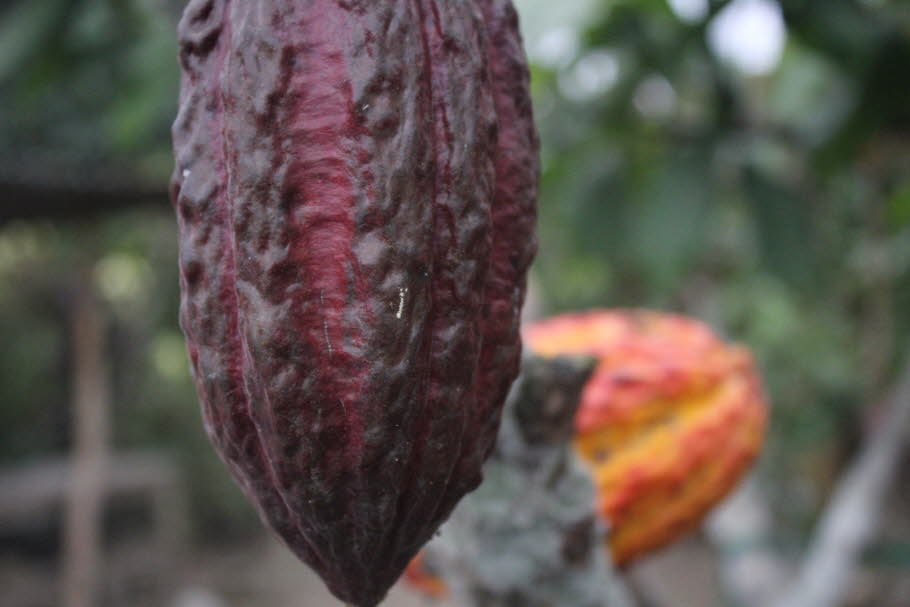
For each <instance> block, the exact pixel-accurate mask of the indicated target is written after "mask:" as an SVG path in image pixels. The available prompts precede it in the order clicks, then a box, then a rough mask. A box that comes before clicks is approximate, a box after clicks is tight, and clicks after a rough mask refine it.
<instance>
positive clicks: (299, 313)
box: [172, 0, 538, 606]
mask: <svg viewBox="0 0 910 607" xmlns="http://www.w3.org/2000/svg"><path fill="white" fill-rule="evenodd" d="M179 38H180V62H181V67H182V69H183V77H182V87H181V96H180V109H179V113H178V116H177V119H176V122H175V124H174V128H173V137H174V148H175V153H176V168H175V171H174V177H173V180H172V200H173V202H174V205H175V208H176V210H177V215H178V222H179V227H180V270H181V288H182V302H181V324H182V327H183V330H184V333H185V335H186V338H187V344H188V350H189V354H190V360H191V365H192V370H193V375H194V378H195V381H196V386H197V391H198V394H199V399H200V401H201V404H202V412H203V419H204V424H205V428H206V431H207V433H208V435H209V437H210V439H211V440H212V442H213V443H214V445H215V447H216V449H217V450H218V452H219V453H220V455H221V457H222V459H223V460H224V461H225V463H226V464H227V466H228V468H229V469H230V471H231V473H232V474H233V476H234V477H235V478H236V480H237V481H238V483H239V484H240V486H241V487H242V489H243V490H244V492H245V493H246V495H247V496H248V497H249V498H250V500H251V501H252V502H253V503H254V504H255V505H256V507H257V509H258V510H259V513H260V514H261V516H262V518H263V519H264V521H265V522H266V523H267V524H268V525H269V526H270V527H271V528H272V529H274V531H275V532H276V533H277V534H278V535H279V536H280V537H281V538H282V540H283V541H284V542H285V543H286V544H287V545H288V547H289V548H290V549H291V550H292V551H293V552H294V553H296V554H297V555H298V556H299V557H300V558H301V559H302V560H303V561H305V562H306V563H308V564H309V565H310V566H311V567H313V568H314V569H315V570H316V571H317V572H318V573H319V574H320V575H321V576H322V578H323V580H324V581H325V582H326V584H327V585H328V587H329V588H330V589H331V591H332V592H333V593H334V594H335V595H337V596H338V597H339V598H340V599H342V600H344V601H347V602H349V603H353V604H355V605H358V606H365V605H375V604H376V603H378V602H379V600H380V599H381V598H382V597H383V596H384V595H385V593H386V591H387V589H388V588H389V586H391V584H392V583H394V581H395V580H396V579H397V578H398V577H399V575H400V574H401V572H402V571H403V569H404V568H405V566H406V565H407V563H408V561H409V560H410V558H411V557H412V556H413V555H414V554H415V553H416V552H417V550H418V549H419V548H420V546H421V545H422V544H423V543H424V542H426V540H427V539H429V538H430V536H431V535H432V534H433V532H434V531H435V530H436V528H437V527H438V526H439V524H440V523H441V522H442V521H443V520H445V518H446V517H447V516H448V515H449V513H450V512H451V510H452V508H453V507H454V506H455V504H456V503H457V502H458V500H459V499H460V498H461V496H463V495H464V494H465V493H466V492H468V491H471V490H472V489H473V488H474V487H476V486H477V484H478V483H479V482H480V477H481V470H480V468H481V464H482V462H483V461H484V459H485V458H486V456H487V455H488V454H489V452H490V450H491V447H492V445H493V442H494V439H495V435H496V430H497V425H498V420H499V415H500V410H501V406H502V403H503V400H504V397H505V394H506V392H507V391H508V388H509V385H510V384H511V382H512V381H513V379H514V378H515V376H516V374H517V371H518V364H519V356H520V347H521V346H520V338H519V332H518V322H519V310H520V308H521V305H522V301H523V298H524V290H525V273H526V270H527V267H528V265H529V264H530V262H531V259H532V257H533V255H534V251H535V247H536V240H535V236H534V224H535V210H534V209H535V197H536V188H537V173H538V167H537V138H536V134H535V131H534V126H533V121H532V116H531V105H530V97H529V90H528V70H527V67H526V64H525V59H524V55H523V51H522V48H521V41H520V37H519V32H518V22H517V16H516V14H515V11H514V9H513V8H512V5H511V3H510V1H509V0H466V1H459V2H450V1H447V0H413V1H410V2H398V1H390V0H192V1H191V2H190V4H189V5H188V7H187V9H186V11H185V13H184V16H183V18H182V20H181V22H180V26H179Z"/></svg>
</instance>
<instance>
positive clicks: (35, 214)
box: [0, 180, 168, 225]
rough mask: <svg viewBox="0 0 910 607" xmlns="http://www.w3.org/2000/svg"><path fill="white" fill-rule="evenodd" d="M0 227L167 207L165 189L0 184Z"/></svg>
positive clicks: (14, 182)
mask: <svg viewBox="0 0 910 607" xmlns="http://www.w3.org/2000/svg"><path fill="white" fill-rule="evenodd" d="M0 199H2V200H3V204H2V206H0V225H2V224H4V223H6V222H8V221H10V220H13V219H38V218H47V219H75V218H81V217H86V216H90V215H97V214H100V213H106V212H110V211H117V210H122V209H126V208H130V207H136V206H159V207H163V206H164V205H165V204H167V203H168V193H167V189H166V188H165V187H164V186H163V185H162V186H160V187H150V186H140V185H125V186H114V187H109V188H102V187H92V186H87V187H86V186H78V185H62V184H43V183H42V184H39V183H27V182H17V181H12V180H0Z"/></svg>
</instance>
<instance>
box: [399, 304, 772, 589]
mask: <svg viewBox="0 0 910 607" xmlns="http://www.w3.org/2000/svg"><path fill="white" fill-rule="evenodd" d="M524 333H525V343H526V345H527V347H528V348H529V349H530V350H532V351H533V352H535V353H536V354H538V355H541V356H559V355H571V354H585V355H590V356H594V357H596V358H597V359H598V365H597V368H596V369H595V371H594V373H593V374H592V376H591V378H590V379H589V380H588V382H587V384H586V385H585V388H584V391H583V392H582V396H581V403H580V404H579V408H578V413H577V415H576V429H575V439H574V443H575V447H576V450H577V452H578V453H579V454H580V455H581V457H582V459H583V461H585V462H587V464H588V465H589V467H590V470H591V472H592V476H593V480H594V484H595V489H596V492H597V499H598V512H599V513H600V514H601V515H602V516H603V518H604V519H605V520H606V521H607V522H608V524H609V527H610V534H609V540H608V541H609V548H610V552H611V555H612V558H613V561H614V562H615V563H616V564H619V565H623V564H628V563H629V562H631V561H632V560H633V559H634V558H636V557H637V556H640V555H642V554H645V553H647V552H649V551H651V550H654V549H657V548H659V547H661V546H663V545H666V544H668V543H670V542H672V541H674V540H675V539H676V538H678V537H679V536H680V535H682V534H683V533H685V532H686V531H688V530H691V529H693V528H695V527H696V526H697V525H698V524H699V523H700V522H701V520H702V519H703V517H704V515H705V514H706V513H707V512H708V511H709V510H710V509H711V508H712V507H713V506H714V505H715V504H716V503H717V502H718V501H720V499H721V498H722V497H724V495H725V494H726V493H727V492H728V491H729V490H730V488H731V487H733V485H734V484H735V483H736V481H737V480H739V479H740V478H741V476H742V475H743V474H744V473H745V472H746V470H747V469H748V468H749V466H750V464H751V463H752V462H753V460H754V459H755V457H756V456H757V455H758V453H759V451H760V448H761V444H762V440H763V436H764V431H765V425H766V416H767V410H766V404H765V397H764V394H763V390H762V387H761V382H760V379H759V376H758V373H757V370H756V368H755V365H754V364H753V362H752V359H751V356H750V355H749V353H748V351H747V350H746V349H744V348H743V347H740V346H735V345H728V344H725V343H724V342H723V341H721V340H720V339H718V338H717V336H716V335H715V334H714V333H713V332H712V331H711V329H710V328H708V327H707V326H705V325H704V324H702V323H700V322H698V321H696V320H693V319H690V318H686V317H683V316H677V315H673V314H666V313H660V312H651V311H639V310H595V311H590V312H584V313H576V314H565V315H562V316H556V317H553V318H550V319H547V320H543V321H541V322H539V323H536V324H533V325H531V326H529V327H528V328H527V329H526V330H525V332H524ZM405 579H406V580H407V582H408V584H409V585H410V586H412V587H414V588H416V589H419V590H421V591H422V592H424V593H425V594H428V595H430V596H441V595H443V594H444V593H445V586H444V585H442V581H441V580H440V579H439V574H438V572H436V571H433V569H432V567H430V566H428V565H427V564H426V563H425V561H424V560H423V559H415V560H414V561H413V562H412V563H411V564H410V565H409V567H408V571H407V574H406V578H405ZM428 590H430V591H431V592H428Z"/></svg>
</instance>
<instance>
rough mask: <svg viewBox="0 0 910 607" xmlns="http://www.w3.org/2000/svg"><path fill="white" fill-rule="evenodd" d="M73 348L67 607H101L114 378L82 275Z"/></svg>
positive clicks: (66, 526)
mask: <svg viewBox="0 0 910 607" xmlns="http://www.w3.org/2000/svg"><path fill="white" fill-rule="evenodd" d="M70 305H71V307H70V311H71V314H70V323H71V326H70V335H71V342H72V349H73V357H72V360H73V375H72V380H73V381H72V385H73V393H72V406H73V411H72V420H73V426H72V428H73V434H72V436H73V447H72V456H71V457H72V465H71V468H70V470H71V473H70V477H69V478H68V479H67V480H68V494H67V502H66V511H65V515H64V516H65V519H64V531H63V533H64V538H63V565H62V569H63V573H62V583H61V593H62V596H61V601H60V604H61V605H62V606H63V607H92V606H93V605H97V604H98V603H99V601H98V600H97V598H98V573H99V565H100V561H101V554H100V550H101V546H100V545H101V541H100V538H101V523H102V513H103V501H104V485H105V477H106V475H107V448H108V433H109V430H108V426H109V417H110V415H109V408H110V400H111V396H110V379H109V370H108V367H107V360H106V359H105V351H106V348H105V345H104V341H105V323H104V320H103V316H102V312H101V310H100V307H99V303H98V301H97V299H96V297H95V293H94V289H93V288H92V281H91V275H90V273H89V272H85V273H83V280H82V281H81V282H80V284H79V285H78V286H77V287H76V289H75V291H74V295H73V299H72V301H71V303H70Z"/></svg>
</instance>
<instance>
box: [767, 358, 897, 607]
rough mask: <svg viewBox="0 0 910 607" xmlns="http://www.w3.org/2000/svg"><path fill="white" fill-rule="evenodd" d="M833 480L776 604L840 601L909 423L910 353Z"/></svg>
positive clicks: (825, 605)
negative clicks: (879, 411) (858, 447)
mask: <svg viewBox="0 0 910 607" xmlns="http://www.w3.org/2000/svg"><path fill="white" fill-rule="evenodd" d="M878 422H879V423H878V426H877V427H876V428H875V429H874V430H873V431H872V432H871V433H870V434H869V436H868V437H867V439H866V443H865V447H864V448H863V451H862V452H861V453H860V454H859V456H858V457H857V459H856V460H855V461H854V462H853V463H852V464H851V466H850V468H849V469H848V470H847V472H846V473H845V474H844V476H843V478H842V479H841V481H840V483H839V484H838V486H837V488H836V490H835V492H834V495H833V496H832V498H831V501H830V503H829V505H828V507H827V509H826V510H825V513H824V515H823V516H822V519H821V521H820V523H819V525H818V529H817V531H816V533H815V535H814V539H813V541H812V543H811V544H810V546H809V550H808V553H807V556H806V558H805V560H804V561H803V566H802V568H801V569H800V572H799V575H798V576H797V578H796V581H795V583H794V584H793V585H792V586H791V587H790V588H789V589H788V590H786V591H785V592H784V593H783V595H782V596H780V597H779V598H778V599H777V600H776V601H775V602H774V605H775V607H833V606H834V605H839V604H840V602H841V599H842V597H843V594H844V592H845V590H846V588H847V584H848V582H849V581H850V573H851V571H852V569H853V566H854V564H855V562H856V561H857V560H858V558H859V555H860V552H861V551H862V550H863V548H864V547H865V546H866V544H867V543H868V542H869V540H870V539H871V538H872V536H873V534H874V533H875V531H876V529H877V527H878V522H879V520H880V518H881V516H880V515H881V507H882V502H883V501H884V498H885V494H886V492H887V490H888V488H889V480H890V479H891V478H893V476H894V472H895V468H896V466H897V462H898V461H899V459H900V456H901V453H902V450H903V447H904V444H905V440H904V438H905V434H906V429H907V424H908V422H910V355H908V360H907V363H906V366H905V368H904V370H903V372H902V373H901V376H900V378H899V379H898V381H897V383H896V384H895V386H894V388H893V389H892V391H891V394H890V395H889V396H888V398H887V400H886V407H885V413H884V415H883V416H882V418H881V419H880V420H878Z"/></svg>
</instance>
